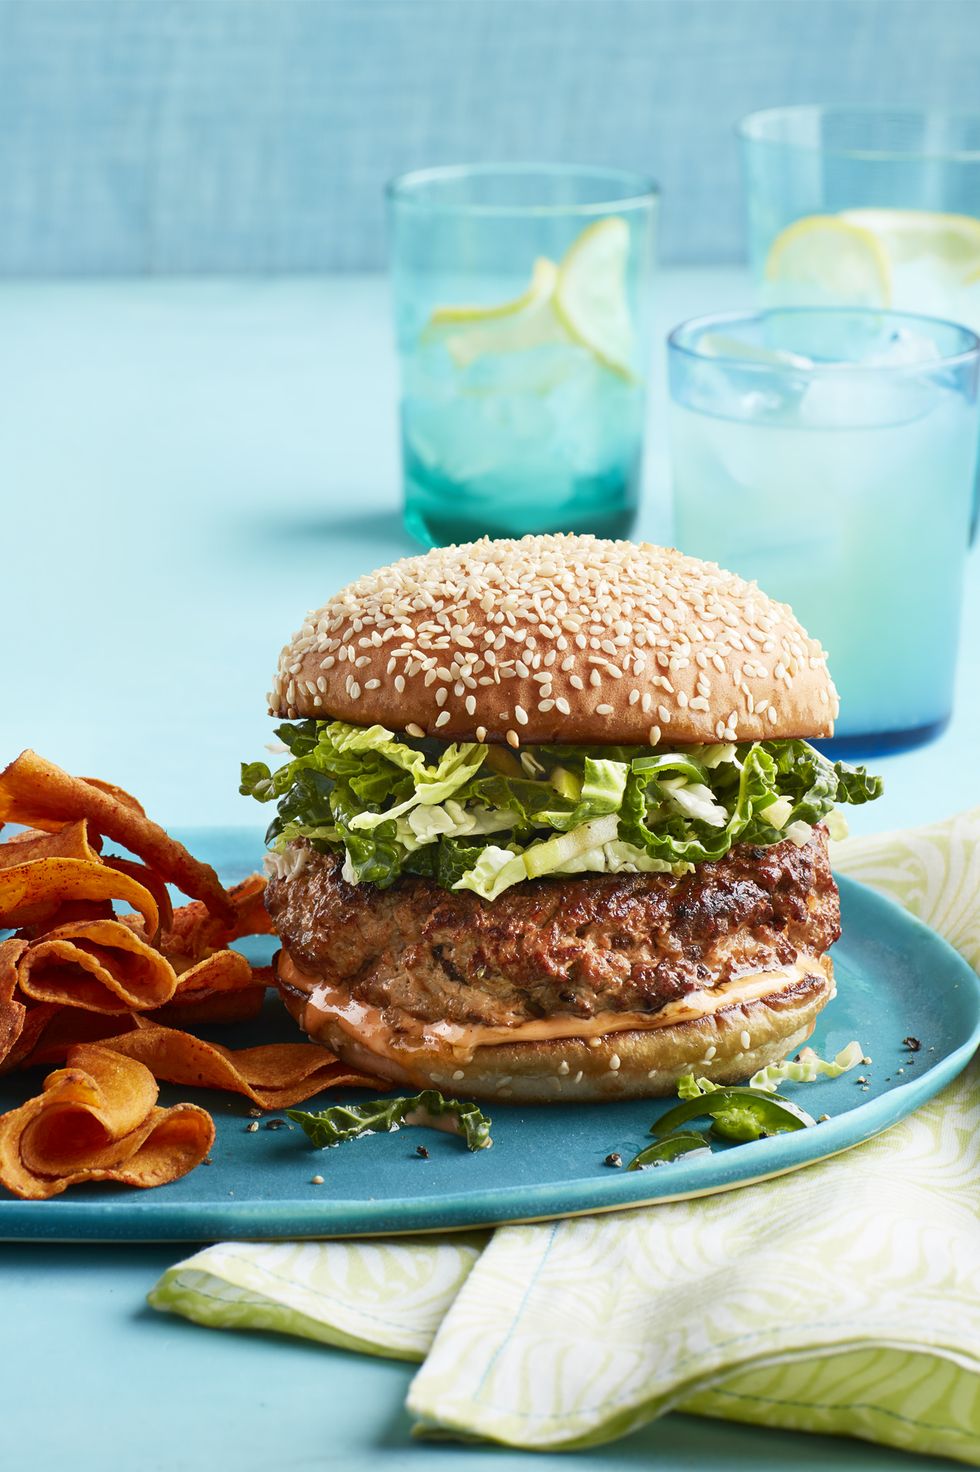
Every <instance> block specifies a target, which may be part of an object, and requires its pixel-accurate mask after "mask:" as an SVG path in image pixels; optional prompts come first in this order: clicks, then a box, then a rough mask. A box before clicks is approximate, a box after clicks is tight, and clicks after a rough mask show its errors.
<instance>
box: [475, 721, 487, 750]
mask: <svg viewBox="0 0 980 1472" xmlns="http://www.w3.org/2000/svg"><path fill="white" fill-rule="evenodd" d="M476 739H477V741H479V743H480V745H481V746H482V745H483V743H484V741H486V739H487V728H486V726H477V728H476Z"/></svg>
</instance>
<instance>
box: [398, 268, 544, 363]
mask: <svg viewBox="0 0 980 1472" xmlns="http://www.w3.org/2000/svg"><path fill="white" fill-rule="evenodd" d="M557 276H558V267H557V266H556V265H555V263H554V261H549V260H548V259H547V257H545V256H542V257H541V258H540V259H539V260H537V261H535V263H534V270H533V273H532V275H531V280H530V282H529V284H528V287H527V290H526V291H523V292H522V293H521V295H520V296H516V297H513V298H512V299H511V300H510V301H507V302H500V303H497V304H496V305H493V306H486V307H484V306H453V307H436V308H435V310H434V311H433V313H432V316H431V317H430V318H429V321H428V322H427V324H426V327H425V331H424V334H423V336H424V337H425V338H426V339H427V340H430V341H432V340H441V341H442V342H443V343H444V345H445V348H446V351H447V352H448V353H449V355H450V357H451V358H452V360H453V362H454V363H455V364H456V366H457V368H468V367H469V365H470V364H471V363H475V362H476V360H477V359H478V358H482V357H484V356H485V355H486V354H488V353H518V352H523V351H525V350H526V349H527V348H536V347H540V346H541V345H542V344H543V343H549V342H559V341H564V340H565V334H564V332H563V330H562V327H561V324H560V322H559V321H558V318H557V316H556V315H555V310H554V306H553V298H554V292H555V281H556V279H557Z"/></svg>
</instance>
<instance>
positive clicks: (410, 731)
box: [405, 721, 425, 737]
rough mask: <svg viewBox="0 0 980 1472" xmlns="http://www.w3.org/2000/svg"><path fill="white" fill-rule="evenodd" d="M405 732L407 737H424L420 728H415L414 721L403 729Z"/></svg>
mask: <svg viewBox="0 0 980 1472" xmlns="http://www.w3.org/2000/svg"><path fill="white" fill-rule="evenodd" d="M405 730H406V731H407V732H408V734H409V736H415V737H420V736H424V735H425V732H424V731H423V730H422V727H421V726H417V725H416V724H415V722H414V721H409V723H408V725H407V726H406V727H405Z"/></svg>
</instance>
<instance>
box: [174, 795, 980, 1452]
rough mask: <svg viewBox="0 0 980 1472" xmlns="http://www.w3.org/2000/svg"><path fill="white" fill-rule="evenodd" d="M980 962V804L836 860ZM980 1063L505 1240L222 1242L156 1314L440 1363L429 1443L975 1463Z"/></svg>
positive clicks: (425, 1390) (428, 1412)
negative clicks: (845, 1131)
mask: <svg viewBox="0 0 980 1472" xmlns="http://www.w3.org/2000/svg"><path fill="white" fill-rule="evenodd" d="M835 863H836V866H837V867H838V868H839V869H841V870H842V871H844V872H846V873H848V874H851V875H853V876H854V877H856V878H858V879H861V880H863V881H864V882H865V883H867V884H870V885H873V886H874V887H875V888H876V889H881V890H884V891H886V892H888V893H890V894H891V895H893V896H894V897H895V898H897V899H899V900H900V901H901V902H902V903H903V904H905V905H906V906H907V907H908V908H909V909H910V910H912V911H914V913H916V914H917V915H919V916H921V918H922V919H924V920H925V921H927V922H928V923H929V924H931V925H932V926H933V927H934V928H935V929H936V930H938V931H940V932H941V933H942V934H943V935H944V936H945V937H946V938H947V939H948V940H949V941H950V942H951V943H952V944H953V945H954V946H956V948H957V949H958V950H959V951H960V952H961V953H962V954H963V955H964V956H966V957H967V959H968V960H969V961H970V962H971V963H972V964H973V965H974V966H976V965H978V963H980V809H978V810H975V811H974V812H972V813H968V814H964V815H963V816H961V817H959V818H955V819H953V820H951V821H950V822H947V823H941V824H936V825H934V826H932V827H928V828H921V829H916V830H914V831H912V832H908V833H902V834H892V835H888V836H886V837H881V838H872V839H851V840H848V841H847V842H846V843H844V844H841V845H839V846H838V849H837V852H836V854H835ZM978 1200H980V1068H978V1065H977V1060H974V1064H973V1066H972V1067H971V1068H970V1069H968V1070H967V1072H966V1073H965V1074H964V1075H962V1076H961V1077H960V1079H958V1080H957V1081H956V1082H955V1083H954V1084H952V1085H951V1086H950V1087H949V1088H947V1089H946V1090H945V1092H944V1093H943V1094H941V1095H940V1096H939V1097H938V1098H937V1099H935V1100H933V1101H932V1102H931V1103H930V1104H928V1105H926V1106H925V1107H924V1108H922V1109H920V1110H919V1111H917V1113H916V1114H914V1115H912V1116H911V1117H910V1118H909V1119H906V1120H904V1121H903V1122H902V1123H901V1124H899V1125H897V1126H895V1127H894V1128H893V1129H891V1130H889V1131H888V1133H887V1134H886V1135H884V1136H881V1137H880V1138H878V1139H876V1140H872V1141H870V1142H869V1143H867V1144H865V1145H862V1146H860V1147H859V1148H858V1149H855V1150H852V1151H849V1152H848V1153H847V1154H845V1155H842V1156H840V1157H838V1158H836V1159H833V1160H827V1161H824V1162H822V1163H821V1164H819V1165H814V1166H811V1167H809V1168H808V1169H807V1170H804V1171H800V1172H797V1173H795V1174H793V1175H788V1176H782V1177H780V1178H778V1179H776V1180H772V1181H768V1182H765V1183H762V1184H757V1185H754V1186H752V1187H750V1188H748V1189H744V1190H740V1191H734V1192H730V1193H728V1194H724V1195H718V1196H713V1197H707V1198H701V1199H699V1200H694V1201H678V1202H670V1203H666V1204H663V1205H659V1206H654V1207H645V1208H641V1209H639V1210H636V1211H628V1212H622V1213H616V1214H613V1215H609V1216H594V1217H580V1218H575V1219H571V1220H566V1221H561V1222H555V1223H552V1224H546V1225H539V1226H517V1227H502V1228H499V1229H498V1230H497V1231H496V1232H495V1233H493V1235H492V1236H487V1235H484V1234H476V1233H468V1234H466V1235H465V1236H456V1235H453V1236H446V1237H442V1238H439V1237H426V1238H422V1239H418V1240H414V1241H413V1240H410V1239H397V1240H391V1241H385V1242H360V1243H352V1242H326V1243H302V1244H295V1243H285V1244H281V1243H271V1244H255V1243H227V1244H224V1245H221V1246H216V1247H210V1248H207V1249H205V1250H204V1251H203V1252H199V1253H197V1254H196V1256H194V1257H192V1258H190V1259H189V1260H188V1261H186V1262H184V1263H180V1264H178V1265H177V1266H176V1267H174V1268H171V1269H170V1271H169V1272H167V1273H166V1274H165V1275H164V1277H163V1278H162V1279H161V1280H160V1282H159V1283H158V1284H157V1286H156V1288H155V1289H154V1290H153V1292H152V1293H151V1295H150V1302H151V1303H152V1304H153V1305H154V1306H155V1307H157V1308H160V1309H165V1310H170V1311H173V1312H176V1313H181V1314H185V1315H186V1316H187V1317H188V1318H192V1319H195V1320H197V1321H198V1322H200V1323H204V1324H209V1325H212V1326H214V1327H219V1328H257V1329H270V1328H271V1329H279V1330H281V1331H283V1332H285V1333H292V1334H301V1335H304V1336H305V1337H307V1338H313V1339H318V1340H321V1341H323V1342H325V1343H329V1344H337V1345H342V1346H344V1347H345V1348H353V1349H360V1350H364V1351H366V1352H368V1353H373V1354H379V1355H387V1356H393V1357H396V1358H402V1359H419V1360H423V1361H424V1363H423V1364H422V1367H421V1369H420V1370H419V1372H418V1374H417V1375H416V1377H415V1379H414V1381H413V1383H412V1386H411V1390H410V1392H409V1398H408V1405H409V1409H410V1410H411V1411H412V1412H413V1414H414V1415H415V1416H416V1418H417V1423H418V1426H417V1429H418V1430H419V1431H420V1433H422V1434H429V1435H457V1436H460V1435H462V1436H469V1437H472V1436H478V1437H484V1438H488V1439H491V1440H494V1441H499V1442H505V1443H508V1444H511V1445H516V1446H523V1447H529V1448H556V1447H578V1446H586V1445H589V1444H591V1443H595V1442H599V1441H606V1440H609V1439H610V1438H612V1437H616V1436H621V1435H623V1434H624V1433H625V1432H627V1431H630V1430H632V1429H633V1428H635V1427H636V1426H638V1425H640V1424H642V1423H643V1422H646V1421H649V1420H651V1419H653V1418H654V1417H656V1416H660V1415H663V1414H664V1413H665V1412H666V1411H668V1410H673V1409H680V1410H684V1411H688V1412H694V1413H697V1414H700V1415H706V1416H720V1417H726V1418H728V1419H731V1420H739V1421H753V1422H757V1423H760V1424H763V1425H769V1426H783V1427H790V1428H793V1429H798V1430H806V1431H822V1432H835V1433H840V1434H846V1435H851V1436H860V1437H864V1438H866V1439H868V1440H872V1441H879V1442H883V1443H885V1444H887V1445H890V1446H895V1447H902V1448H904V1449H907V1450H910V1451H920V1452H927V1453H931V1454H933V1455H945V1456H949V1457H955V1458H958V1459H959V1460H961V1461H964V1462H968V1463H971V1464H972V1465H978V1466H980V1219H978Z"/></svg>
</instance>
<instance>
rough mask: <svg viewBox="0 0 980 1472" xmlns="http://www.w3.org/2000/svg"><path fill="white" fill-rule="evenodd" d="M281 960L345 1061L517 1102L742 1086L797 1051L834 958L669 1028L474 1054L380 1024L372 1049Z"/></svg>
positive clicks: (293, 996) (299, 1006)
mask: <svg viewBox="0 0 980 1472" xmlns="http://www.w3.org/2000/svg"><path fill="white" fill-rule="evenodd" d="M280 957H281V959H280V968H279V990H280V993H281V995H282V998H283V1001H284V1002H285V1004H286V1007H287V1008H288V1010H289V1011H290V1013H291V1014H292V1016H293V1017H294V1018H295V1019H296V1021H297V1022H298V1023H299V1025H300V1026H301V1027H302V1028H304V1030H305V1031H306V1032H308V1033H309V1035H310V1036H311V1037H312V1038H313V1039H314V1040H315V1041H316V1042H319V1043H323V1044H324V1046H326V1047H328V1048H329V1049H330V1050H331V1052H333V1053H335V1054H336V1055H337V1057H338V1058H341V1059H343V1061H344V1062H345V1063H349V1064H351V1065H352V1066H354V1067H356V1068H359V1069H363V1070H364V1071H366V1072H369V1073H374V1074H376V1075H378V1076H379V1077H382V1078H385V1079H388V1080H390V1081H391V1082H392V1083H394V1084H398V1085H402V1086H407V1087H410V1088H413V1089H420V1088H429V1087H431V1088H435V1089H440V1090H442V1091H443V1092H451V1093H453V1094H459V1095H464V1096H466V1097H467V1098H471V1099H503V1100H506V1101H508V1102H513V1103H515V1104H556V1103H566V1102H569V1101H572V1102H577V1101H589V1100H605V1099H644V1098H653V1097H656V1096H658V1095H663V1094H672V1093H674V1091H675V1089H676V1087H677V1081H678V1079H679V1078H680V1077H681V1076H682V1075H683V1074H685V1073H691V1072H695V1073H697V1074H698V1075H699V1076H700V1077H704V1078H709V1079H712V1080H714V1082H716V1083H723V1084H727V1083H741V1082H743V1081H744V1080H746V1079H748V1078H749V1077H750V1076H751V1075H752V1074H753V1073H755V1071H756V1069H758V1068H764V1067H765V1066H766V1065H767V1064H769V1063H778V1062H781V1061H782V1059H784V1058H786V1057H787V1056H789V1055H791V1054H792V1053H794V1052H796V1050H797V1049H798V1048H800V1047H801V1046H802V1044H803V1043H805V1042H806V1040H807V1038H808V1037H809V1036H810V1034H811V1033H812V1031H813V1027H814V1024H815V1022H816V1019H817V1015H818V1013H819V1012H820V1010H821V1008H823V1007H824V1006H826V1004H827V1003H828V1002H829V1001H830V1000H831V998H832V997H833V996H834V994H835V987H834V973H833V967H832V964H831V961H830V957H829V956H821V957H819V958H817V957H812V958H808V965H807V967H806V970H805V972H804V974H802V975H801V974H800V968H799V967H797V968H794V969H793V971H792V972H791V973H790V972H788V973H787V976H786V985H785V987H782V988H780V989H778V990H776V991H773V992H770V993H769V994H768V995H767V996H766V997H764V998H762V999H757V1000H752V1001H734V1002H732V1004H731V1005H727V1006H719V1007H718V1008H717V1010H715V1011H713V1012H710V1013H706V1014H705V1015H703V1016H700V1017H696V1018H691V1019H689V1020H687V1021H681V1022H675V1023H670V1024H668V1025H667V1026H663V1027H650V1028H636V1029H632V1030H630V1031H623V1032H609V1033H605V1034H601V1035H599V1036H597V1037H588V1038H573V1037H561V1038H548V1039H545V1040H534V1041H531V1040H525V1041H520V1040H516V1041H514V1042H495V1043H490V1044H483V1045H480V1046H477V1047H475V1048H473V1049H472V1050H468V1051H466V1050H462V1049H460V1048H459V1046H458V1045H457V1046H455V1047H453V1046H451V1045H450V1044H449V1043H448V1042H445V1041H443V1040H441V1039H431V1038H429V1039H427V1040H426V1043H425V1045H424V1046H414V1047H412V1049H411V1050H410V1051H409V1052H406V1053H405V1055H404V1057H403V1056H401V1053H402V1050H401V1049H399V1048H396V1047H394V1046H391V1047H385V1046H383V1045H382V1044H381V1043H379V1040H378V1029H377V1027H376V1026H375V1027H374V1028H373V1029H372V1034H373V1036H372V1039H371V1041H372V1042H373V1046H370V1045H369V1040H368V1036H367V1034H366V1033H365V1034H363V1035H360V1036H359V1035H358V1034H357V1030H356V1027H355V1026H354V1025H353V1024H352V1023H351V1022H350V1021H344V1022H343V1023H342V1022H341V1021H340V1020H338V1018H337V1017H336V1016H325V1015H323V1013H322V1012H321V1011H320V1010H319V1009H318V1008H316V1007H315V1006H311V1005H308V1004H309V1003H310V1001H311V994H312V993H314V992H315V989H316V988H317V986H318V980H317V978H316V977H314V976H310V975H308V974H306V973H304V972H302V971H300V970H299V968H298V967H297V966H296V965H295V963H294V962H293V961H292V960H291V958H290V957H289V956H288V953H287V952H285V951H283V952H281V953H280ZM810 963H812V964H810ZM356 1010H357V1008H356V1006H354V1007H352V1008H351V1011H352V1012H354V1011H356ZM361 1010H363V1009H361ZM391 1038H392V1042H393V1041H394V1034H393V1033H392V1034H391Z"/></svg>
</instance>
